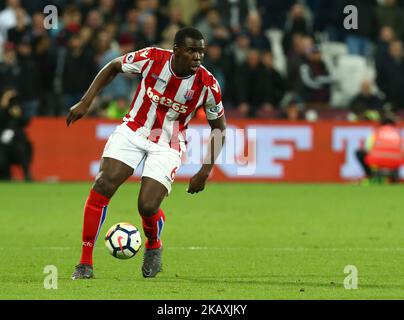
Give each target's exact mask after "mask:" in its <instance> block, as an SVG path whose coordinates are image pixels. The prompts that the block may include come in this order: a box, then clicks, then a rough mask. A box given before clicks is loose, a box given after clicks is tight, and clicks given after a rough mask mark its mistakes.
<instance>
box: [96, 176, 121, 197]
mask: <svg viewBox="0 0 404 320" xmlns="http://www.w3.org/2000/svg"><path fill="white" fill-rule="evenodd" d="M117 188H118V186H117V185H116V184H115V183H114V181H113V180H111V179H108V178H106V177H104V176H102V175H101V176H99V177H97V178H96V179H95V183H94V187H93V189H94V190H95V191H97V192H98V193H100V194H102V195H104V196H106V197H108V198H111V197H112V195H113V194H114V193H115V191H116V189H117Z"/></svg>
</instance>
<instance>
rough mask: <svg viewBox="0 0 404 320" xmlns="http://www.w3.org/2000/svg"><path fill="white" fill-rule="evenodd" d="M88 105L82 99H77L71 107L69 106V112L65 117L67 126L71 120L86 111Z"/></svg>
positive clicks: (81, 115)
mask: <svg viewBox="0 0 404 320" xmlns="http://www.w3.org/2000/svg"><path fill="white" fill-rule="evenodd" d="M89 107H90V105H89V104H87V103H85V102H84V101H79V102H78V103H76V104H75V105H74V106H73V107H71V108H70V111H69V114H68V115H67V118H66V125H67V126H69V125H70V124H72V123H73V122H76V121H77V120H79V119H81V118H82V117H83V116H84V115H85V114H86V113H87V111H88V109H89Z"/></svg>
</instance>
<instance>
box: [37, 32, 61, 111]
mask: <svg viewBox="0 0 404 320" xmlns="http://www.w3.org/2000/svg"><path fill="white" fill-rule="evenodd" d="M34 59H35V63H36V65H37V68H38V71H39V72H38V74H39V83H38V86H39V90H38V93H37V96H38V97H39V99H40V105H39V110H38V113H39V114H40V115H55V114H56V110H55V109H54V102H53V99H52V97H53V79H54V77H55V69H56V61H55V60H56V59H55V55H54V52H52V51H51V39H50V37H49V36H48V35H46V34H45V35H43V36H41V37H38V38H37V39H36V42H35V44H34Z"/></svg>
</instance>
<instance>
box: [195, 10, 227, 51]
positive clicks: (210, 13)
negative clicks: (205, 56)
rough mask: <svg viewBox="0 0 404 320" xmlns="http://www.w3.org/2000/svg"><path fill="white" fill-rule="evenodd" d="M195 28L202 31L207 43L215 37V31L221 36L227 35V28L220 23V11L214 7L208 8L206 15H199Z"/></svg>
mask: <svg viewBox="0 0 404 320" xmlns="http://www.w3.org/2000/svg"><path fill="white" fill-rule="evenodd" d="M195 28H197V29H198V30H200V31H201V32H202V34H203V35H204V37H205V40H206V42H207V43H209V42H210V41H212V39H214V38H215V37H216V38H217V35H215V33H217V32H219V34H221V35H222V37H223V36H224V37H227V35H228V34H227V29H226V28H225V26H224V25H223V23H222V20H221V16H220V12H219V11H218V10H217V9H216V8H209V9H208V10H207V12H206V15H205V16H202V17H200V19H199V22H197V23H196V25H195ZM218 30H219V31H218ZM223 34H224V35H223Z"/></svg>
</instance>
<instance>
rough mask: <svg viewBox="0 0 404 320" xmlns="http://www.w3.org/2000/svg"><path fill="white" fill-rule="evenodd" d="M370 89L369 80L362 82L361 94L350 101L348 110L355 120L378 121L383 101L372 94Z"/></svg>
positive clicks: (370, 83)
mask: <svg viewBox="0 0 404 320" xmlns="http://www.w3.org/2000/svg"><path fill="white" fill-rule="evenodd" d="M372 89H373V88H372V82H371V81H370V80H365V81H363V82H362V85H361V92H360V93H359V94H358V95H357V96H355V97H354V98H353V99H352V100H351V102H350V104H349V109H350V110H351V112H352V113H353V114H354V115H355V118H356V120H380V114H381V112H382V108H383V101H382V100H381V99H380V97H379V96H378V95H376V94H374V93H373V92H372Z"/></svg>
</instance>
